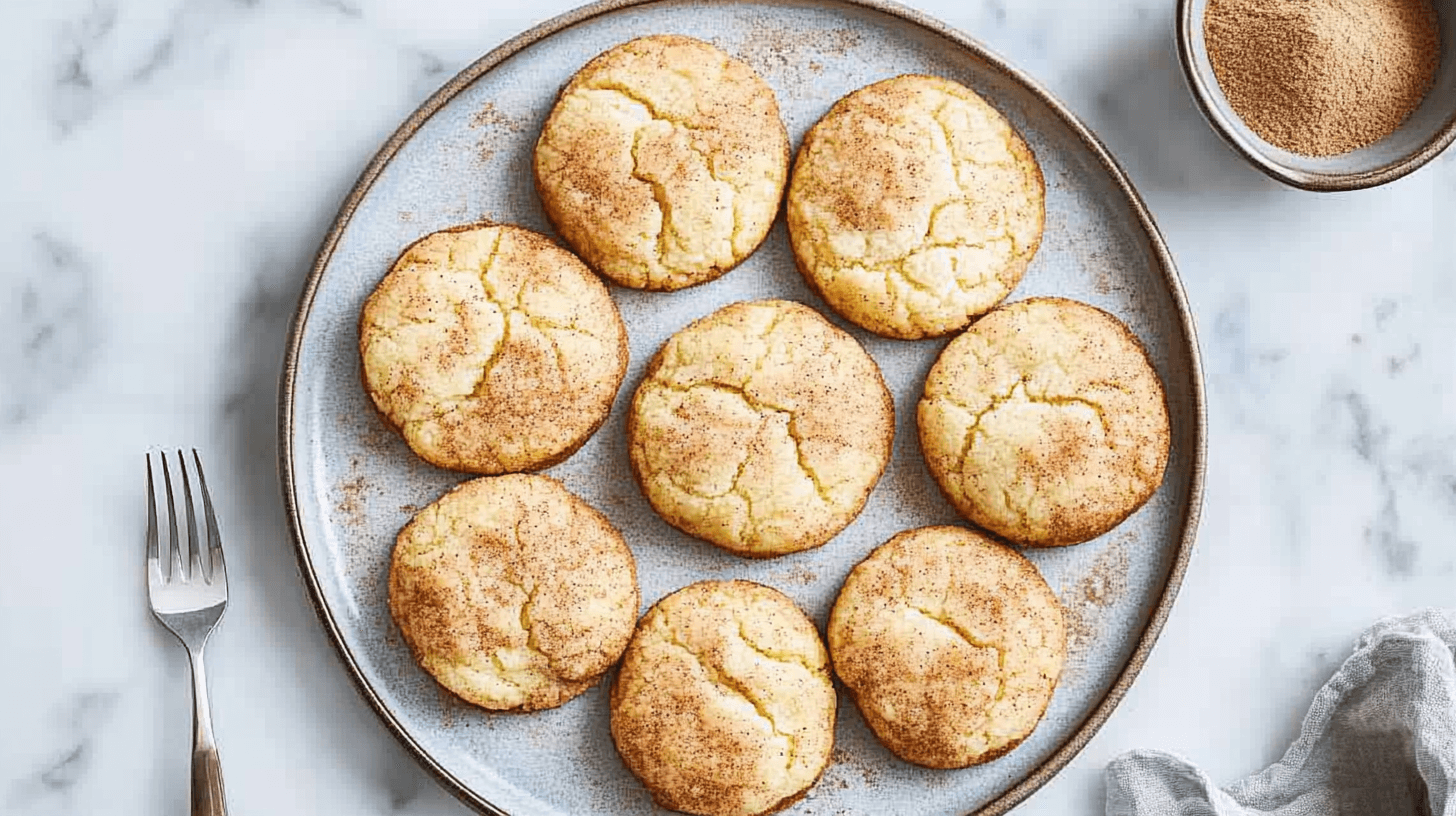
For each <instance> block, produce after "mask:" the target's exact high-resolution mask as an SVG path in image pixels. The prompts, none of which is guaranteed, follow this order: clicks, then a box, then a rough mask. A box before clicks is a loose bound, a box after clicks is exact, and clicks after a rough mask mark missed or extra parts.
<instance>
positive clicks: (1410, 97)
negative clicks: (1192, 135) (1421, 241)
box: [1203, 0, 1440, 156]
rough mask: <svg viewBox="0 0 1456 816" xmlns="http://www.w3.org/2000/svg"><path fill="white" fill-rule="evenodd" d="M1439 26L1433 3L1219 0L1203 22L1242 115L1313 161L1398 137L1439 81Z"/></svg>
mask: <svg viewBox="0 0 1456 816" xmlns="http://www.w3.org/2000/svg"><path fill="white" fill-rule="evenodd" d="M1437 26H1438V23H1437V18H1436V10H1435V8H1434V7H1433V6H1432V5H1431V0H1209V3H1208V8H1207V10H1206V11H1205V12H1204V17H1203V33H1204V40H1205V42H1206V44H1207V50H1208V56H1209V60H1210V61H1211V62H1212V63H1213V73H1214V76H1216V77H1217V78H1218V84H1219V86H1220V87H1221V88H1222V89H1223V93H1224V96H1226V97H1227V98H1228V101H1229V104H1230V105H1231V106H1232V107H1233V109H1234V112H1235V113H1237V114H1238V115H1239V117H1240V118H1242V119H1243V120H1244V123H1245V124H1247V125H1248V126H1249V127H1250V128H1251V129H1253V131H1254V132H1255V133H1257V134H1259V136H1261V137H1263V138H1264V140H1265V141H1267V142H1269V143H1271V144H1273V145H1275V146H1276V147H1281V148H1283V149H1285V150H1288V151H1290V152H1292V153H1299V154H1301V155H1305V156H1333V155H1336V154H1339V153H1347V152H1349V151H1351V150H1356V149H1358V148H1361V147H1365V146H1367V145H1371V144H1374V143H1375V142H1378V141H1380V140H1381V139H1383V138H1385V137H1386V136H1389V135H1390V134H1391V133H1394V132H1395V130H1396V129H1397V128H1399V127H1400V125H1401V123H1402V122H1404V121H1405V120H1406V118H1407V117H1409V116H1410V114H1411V112H1412V111H1414V110H1415V109H1416V108H1417V107H1419V106H1420V104H1421V100H1422V99H1423V98H1424V97H1425V95H1426V92H1427V91H1429V90H1430V89H1431V85H1432V83H1433V82H1434V79H1435V74H1436V67H1437V65H1438V64H1439V62H1440V33H1439V30H1438V27H1437Z"/></svg>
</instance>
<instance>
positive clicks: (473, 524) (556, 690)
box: [389, 474, 640, 711]
mask: <svg viewBox="0 0 1456 816" xmlns="http://www.w3.org/2000/svg"><path fill="white" fill-rule="evenodd" d="M639 602H640V597H639V595H638V592H637V572H636V566H635V563H634V561H633V559H632V552H631V551H630V550H628V549H627V545H626V543H625V542H624V541H623V540H622V536H621V534H619V533H618V532H617V531H616V529H615V528H613V527H612V525H611V523H610V522H608V521H607V519H606V518H605V517H604V516H603V515H602V514H601V513H598V512H597V511H596V510H594V509H592V508H591V507H590V506H588V505H587V504H586V502H584V501H582V500H581V499H579V498H577V497H576V496H573V495H572V494H571V493H569V492H567V490H566V488H564V487H562V486H561V484H560V483H559V482H557V481H556V480H555V479H551V478H548V477H546V476H536V475H527V474H509V475H505V476H487V477H483V478H479V479H475V480H473V481H469V482H466V483H464V484H462V485H460V486H459V487H457V488H455V489H454V490H452V491H451V492H449V493H447V494H445V495H444V496H443V497H442V498H440V499H439V500H438V501H436V502H435V503H433V504H431V505H430V506H428V507H426V508H425V509H423V510H421V511H420V512H419V514H418V515H416V516H415V517H414V519H412V520H411V521H410V522H409V524H407V525H405V528H404V529H403V530H401V531H400V533H399V537H398V539H397V540H396V542H395V547H394V558H393V562H392V564H391V567H390V571H389V611H390V612H391V614H393V616H394V620H395V622H396V623H398V624H399V628H400V631H401V632H403V633H404V639H405V642H407V643H408V644H409V646H410V648H411V649H412V650H413V651H414V655H415V659H416V660H417V661H419V664H420V666H422V667H423V668H424V669H425V671H427V672H429V673H430V674H432V675H434V677H435V679H436V680H438V681H439V682H440V684H441V685H443V686H444V687H445V688H447V689H449V690H450V691H452V692H454V693H455V694H457V695H459V696H460V697H461V698H463V699H465V700H467V701H469V702H472V703H475V704H476V705H479V706H483V707H485V708H489V709H493V710H497V711H536V710H539V709H543V708H553V707H555V706H559V705H561V704H562V703H564V702H566V701H567V700H570V699H571V698H573V697H575V696H576V695H578V694H581V693H582V692H583V691H586V689H587V688H588V687H590V686H591V685H592V683H594V682H596V680H597V678H599V677H601V676H602V674H603V673H605V672H606V670H607V669H608V668H609V667H611V665H612V664H613V663H615V662H616V660H617V658H618V657H619V656H621V654H622V650H623V649H625V648H626V647H627V641H628V639H629V638H630V637H631V634H632V624H633V621H634V620H635V619H636V617H637V605H638V603H639Z"/></svg>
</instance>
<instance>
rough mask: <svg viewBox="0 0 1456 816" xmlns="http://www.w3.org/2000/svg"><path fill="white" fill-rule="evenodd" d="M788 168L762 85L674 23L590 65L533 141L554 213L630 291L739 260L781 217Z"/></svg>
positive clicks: (687, 282)
mask: <svg viewBox="0 0 1456 816" xmlns="http://www.w3.org/2000/svg"><path fill="white" fill-rule="evenodd" d="M788 168H789V137H788V132H787V131H785V130H784V125H783V122H782V121H781V120H780V119H779V108H778V101H777V100H776V99H775V97H774V93H773V90H772V89H771V88H769V86H768V84H767V83H765V82H764V81H763V79H761V78H760V77H759V76H758V74H756V73H754V71H753V69H752V68H749V67H748V65H747V64H745V63H743V62H742V61H740V60H737V59H734V58H732V57H730V56H728V55H727V54H726V53H724V52H723V51H722V50H720V49H718V48H716V47H714V46H712V45H709V44H708V43H705V42H702V41H700V40H695V39H693V38H691V37H684V36H679V35H672V34H664V35H656V36H651V37H643V38H641V39H636V40H632V41H630V42H626V43H623V44H621V45H619V46H617V47H615V48H612V49H611V50H609V51H607V52H605V53H603V54H601V55H600V56H598V57H596V58H595V59H593V60H592V61H591V62H589V63H587V64H586V66H585V67H584V68H582V69H581V70H580V71H579V72H578V73H577V74H576V76H574V77H572V79H571V82H570V83H568V84H567V86H566V88H565V89H564V90H562V92H561V96H560V98H559V99H558V101H557V103H556V107H555V108H554V109H553V110H552V111H551V116H550V118H548V119H547V120H546V125H545V127H544V128H543V129H542V131H541V137H540V139H539V140H538V141H537V143H536V158H535V172H536V188H537V190H538V191H539V192H540V195H541V202H542V204H544V205H545V208H546V214H547V215H548V216H550V218H551V222H552V223H553V224H555V225H556V229H557V230H559V231H560V232H561V234H562V236H564V237H565V238H566V240H567V242H568V243H570V244H571V246H572V247H573V248H574V249H575V250H576V251H577V252H578V253H579V254H580V255H581V257H582V258H583V259H584V260H585V261H586V262H587V263H588V264H590V265H591V267H592V268H593V269H595V270H597V271H598V272H600V273H601V274H603V275H605V276H606V277H608V278H610V279H612V280H613V281H615V282H617V283H619V284H621V285H622V286H630V287H633V288H637V289H660V290H672V289H681V288H683V287H685V286H692V285H694V284H698V283H703V282H705V281H709V280H712V279H713V278H716V277H718V276H719V275H721V274H723V273H724V272H726V271H728V270H729V269H731V268H733V267H734V266H735V265H736V264H738V262H739V261H742V260H743V259H744V258H747V257H748V256H749V254H751V253H752V252H753V250H754V249H756V248H757V247H758V245H759V244H760V243H761V242H762V241H763V239H764V236H766V235H767V234H768V230H769V227H770V226H772V224H773V220H774V217H775V216H776V215H777V214H778V208H779V202H780V200H782V198H783V191H784V180H785V179H786V178H787V177H788Z"/></svg>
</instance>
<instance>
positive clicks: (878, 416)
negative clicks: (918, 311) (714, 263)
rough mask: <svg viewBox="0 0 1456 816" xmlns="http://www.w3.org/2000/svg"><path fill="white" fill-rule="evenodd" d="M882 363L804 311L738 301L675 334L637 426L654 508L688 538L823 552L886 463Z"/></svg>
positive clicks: (638, 409) (750, 550) (638, 462)
mask: <svg viewBox="0 0 1456 816" xmlns="http://www.w3.org/2000/svg"><path fill="white" fill-rule="evenodd" d="M894 425H895V422H894V406H893V404H892V403H891V400H890V392H889V390H888V389H886V387H885V383H884V380H883V379H882V378H881V376H880V370H879V367H878V366H876V365H875V362H874V360H873V359H872V358H871V357H870V356H869V354H868V353H866V352H865V350H864V349H863V348H862V347H861V346H860V345H859V343H858V342H857V341H855V339H854V338H853V337H851V336H850V335H849V334H847V333H846V332H844V331H843V330H841V329H839V328H837V327H835V326H834V325H833V324H831V323H830V322H829V321H828V320H825V319H824V317H823V316H821V315H820V314H819V313H818V312H816V311H814V310H813V309H810V308H809V307H807V306H804V305H802V304H798V303H793V302H790V301H785V300H764V301H755V302H750V303H735V304H732V305H730V306H726V307H724V308H722V309H720V310H718V311H716V312H714V313H713V314H710V315H708V316H707V317H704V318H702V319H700V320H698V321H696V322H695V323H693V324H691V325H689V326H688V327H687V328H685V329H683V330H682V331H679V332H678V333H677V334H675V335H673V337H672V338H671V339H669V340H668V341H667V343H666V344H664V345H663V347H662V349H661V350H659V351H658V352H657V355H656V356H655V357H654V358H653V359H652V362H651V363H650V364H649V366H648V369H647V374H646V377H645V378H644V379H643V381H642V384H641V385H640V386H639V387H638V388H637V394H636V396H635V398H634V399H633V401H632V408H631V412H630V413H629V414H628V420H627V438H628V445H629V447H630V451H631V460H632V468H633V470H634V472H635V473H636V474H637V479H638V481H639V482H640V483H641V485H642V489H643V492H644V493H646V495H647V498H648V500H649V501H650V502H651V503H652V507H653V509H655V510H656V511H657V512H658V513H659V514H660V515H661V516H662V517H663V518H664V519H666V520H667V521H668V522H669V523H671V524H672V525H673V526H674V527H677V528H678V529H680V530H682V531H683V532H686V533H689V534H691V535H695V536H697V537H699V538H702V539H705V540H707V541H710V542H712V543H714V544H717V545H718V546H720V547H723V548H725V549H728V550H731V551H733V552H736V553H739V554H740V555H747V556H752V557H756V558H767V557H771V556H775V555H783V554H785V553H790V552H797V551H799V550H805V549H809V548H811V547H817V546H819V545H820V544H823V543H824V542H826V541H828V540H829V539H830V538H832V537H833V536H834V535H835V534H836V533H838V532H839V531H840V530H842V529H843V528H844V527H845V525H847V524H849V523H850V522H851V521H852V520H854V517H855V516H856V515H858V514H859V511H860V509H861V508H863V507H864V502H865V499H866V497H868V496H869V493H870V490H871V489H872V488H873V487H874V485H875V482H876V481H878V480H879V478H880V473H881V472H882V471H883V470H884V468H885V464H886V462H887V461H888V460H889V456H890V442H891V438H892V437H893V435H894Z"/></svg>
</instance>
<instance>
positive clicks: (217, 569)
mask: <svg viewBox="0 0 1456 816" xmlns="http://www.w3.org/2000/svg"><path fill="white" fill-rule="evenodd" d="M192 462H193V464H195V465H197V488H198V490H199V492H201V493H202V514H203V517H204V518H205V519H206V521H207V543H208V547H207V580H208V583H211V582H212V581H214V580H216V579H217V578H218V576H219V574H221V576H222V580H223V582H224V583H226V582H227V567H226V565H224V563H223V560H222V533H220V532H219V531H218V529H217V515H216V514H215V513H213V511H212V494H211V493H209V492H208V490H207V476H206V475H204V474H203V472H202V457H201V456H198V455H197V448H193V449H192Z"/></svg>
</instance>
